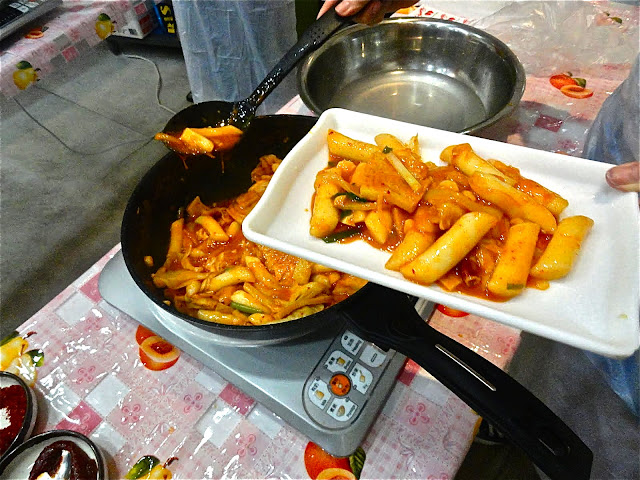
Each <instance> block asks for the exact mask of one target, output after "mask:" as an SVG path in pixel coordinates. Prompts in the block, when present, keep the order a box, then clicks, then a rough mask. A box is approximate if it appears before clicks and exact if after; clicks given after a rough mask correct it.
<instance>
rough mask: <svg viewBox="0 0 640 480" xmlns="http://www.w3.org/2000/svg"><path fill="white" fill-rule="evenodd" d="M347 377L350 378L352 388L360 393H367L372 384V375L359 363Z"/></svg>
mask: <svg viewBox="0 0 640 480" xmlns="http://www.w3.org/2000/svg"><path fill="white" fill-rule="evenodd" d="M349 377H350V378H351V384H352V385H353V388H355V389H356V390H357V391H358V392H360V393H367V390H369V387H370V386H371V383H372V382H373V374H372V373H371V372H370V371H369V370H367V369H366V368H364V367H363V366H362V365H360V364H359V363H356V365H355V366H354V367H353V370H351V373H349Z"/></svg>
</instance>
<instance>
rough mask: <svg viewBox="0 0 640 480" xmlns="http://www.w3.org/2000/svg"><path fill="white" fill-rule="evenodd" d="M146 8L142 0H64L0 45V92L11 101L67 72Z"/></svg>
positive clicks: (146, 5)
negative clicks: (54, 74)
mask: <svg viewBox="0 0 640 480" xmlns="http://www.w3.org/2000/svg"><path fill="white" fill-rule="evenodd" d="M147 8H148V4H147V3H146V2H144V1H142V0H95V1H92V0H63V2H62V4H61V5H60V6H59V7H57V8H55V9H53V10H52V11H50V12H49V13H47V14H45V15H44V16H42V17H41V18H40V19H37V20H35V21H34V22H32V23H30V24H28V25H25V26H24V27H22V28H21V29H20V30H18V31H16V32H15V33H14V34H13V35H11V36H9V37H7V38H6V39H5V40H3V42H2V43H1V44H0V94H1V95H3V96H5V97H7V98H11V97H13V96H15V95H17V94H18V93H20V91H22V90H25V89H27V88H29V87H30V86H31V85H33V84H34V83H35V82H37V81H38V80H39V79H41V78H44V77H46V76H47V75H50V74H51V73H52V72H54V71H55V70H59V69H64V68H65V67H66V66H67V64H68V63H69V62H72V61H73V60H74V59H76V58H77V57H78V56H80V55H83V54H85V53H86V52H89V51H90V50H91V49H93V48H95V46H96V45H98V44H99V43H101V42H102V41H103V40H104V39H106V38H107V37H108V36H109V35H111V34H112V33H113V32H114V31H116V30H117V29H118V28H120V27H121V26H124V25H126V23H127V21H128V17H129V16H131V15H133V14H135V15H136V16H139V15H142V14H143V13H144V12H143V11H141V10H144V11H146V9H147ZM128 13H130V14H131V15H127V14H128Z"/></svg>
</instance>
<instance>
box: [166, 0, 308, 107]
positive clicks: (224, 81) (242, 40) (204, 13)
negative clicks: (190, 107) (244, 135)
mask: <svg viewBox="0 0 640 480" xmlns="http://www.w3.org/2000/svg"><path fill="white" fill-rule="evenodd" d="M173 7H174V12H175V15H176V23H177V26H178V33H179V35H180V42H181V44H182V51H183V54H184V58H185V63H186V66H187V75H188V77H189V84H190V87H191V93H192V94H193V100H194V102H195V103H200V102H204V101H209V100H225V101H236V100H242V99H244V98H246V97H248V96H249V94H250V93H251V92H252V91H253V90H254V89H255V88H256V87H257V86H258V84H259V83H260V82H261V81H262V80H263V79H264V77H266V75H267V73H269V71H270V70H271V68H272V67H273V66H274V65H275V64H276V63H277V62H278V60H280V58H282V57H283V56H284V54H285V53H286V52H287V50H288V49H289V48H290V47H292V46H293V45H294V44H295V42H296V41H297V34H296V14H295V4H294V0H245V1H241V2H239V1H235V0H173ZM296 93H297V90H296V84H295V75H292V74H290V75H288V76H287V78H285V79H284V80H283V82H282V83H281V84H280V85H279V86H278V87H277V88H276V89H275V90H274V91H273V92H272V93H271V94H270V95H269V96H268V97H267V98H266V99H265V101H264V103H263V104H262V105H261V106H260V108H259V109H258V112H259V113H261V114H268V113H275V112H276V111H277V110H278V109H279V108H280V107H282V105H284V104H285V103H286V102H287V101H288V100H290V99H291V97H293V96H295V95H296Z"/></svg>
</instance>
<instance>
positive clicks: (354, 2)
mask: <svg viewBox="0 0 640 480" xmlns="http://www.w3.org/2000/svg"><path fill="white" fill-rule="evenodd" d="M372 3H380V0H342V1H341V2H340V3H338V5H337V6H336V13H337V14H338V15H342V16H343V17H348V16H351V15H355V14H356V13H358V12H359V11H360V10H362V9H363V8H365V7H367V8H369V7H370V4H372Z"/></svg>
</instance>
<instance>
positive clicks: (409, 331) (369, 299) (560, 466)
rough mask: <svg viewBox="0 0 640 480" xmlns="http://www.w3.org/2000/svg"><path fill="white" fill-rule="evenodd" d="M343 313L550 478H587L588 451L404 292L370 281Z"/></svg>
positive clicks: (545, 409) (526, 393) (528, 395)
mask: <svg viewBox="0 0 640 480" xmlns="http://www.w3.org/2000/svg"><path fill="white" fill-rule="evenodd" d="M367 287H368V288H369V289H370V290H371V291H370V292H369V295H363V296H357V295H356V296H354V297H352V298H351V299H350V300H352V301H350V302H345V308H344V309H343V314H345V315H346V317H347V318H348V319H349V320H350V322H351V324H352V325H353V326H354V327H356V329H357V330H358V331H359V332H360V333H361V334H362V335H363V337H365V338H366V339H367V340H369V341H371V342H373V343H375V344H376V345H378V346H379V347H380V348H384V349H388V348H392V349H394V350H396V351H398V352H400V353H402V354H404V355H406V356H407V357H409V358H411V359H412V360H414V361H415V362H416V363H418V364H419V365H420V366H421V367H423V368H424V369H425V370H427V371H428V372H429V373H431V374H432V375H433V376H434V377H435V378H437V379H438V380H439V381H440V382H441V383H442V384H443V385H445V386H446V387H447V388H448V389H449V390H451V391H452V392H453V393H454V394H456V395H457V396H458V397H460V399H462V400H463V401H464V402H465V403H467V405H469V406H470V407H471V408H472V409H473V410H475V411H476V412H477V413H478V415H480V416H482V417H483V418H485V419H486V420H487V421H489V422H490V423H491V424H493V425H494V426H495V427H496V428H497V429H498V430H500V431H501V432H502V433H503V434H504V435H505V436H507V437H508V438H509V439H510V440H511V441H512V442H513V443H514V444H515V445H517V446H519V447H520V448H522V449H523V450H524V452H525V453H526V454H527V455H528V456H529V457H530V458H531V460H532V461H533V462H534V463H535V464H536V465H537V466H538V467H539V468H540V469H541V470H542V471H543V472H545V473H546V474H547V475H549V477H551V478H552V479H558V480H560V479H562V480H564V479H567V478H572V479H575V480H581V479H588V478H589V476H590V472H591V465H592V462H593V454H592V452H591V450H590V449H589V448H588V447H587V446H586V445H585V444H584V443H583V442H582V440H580V438H579V437H578V436H577V435H576V434H575V433H574V432H573V431H572V430H571V429H570V428H569V427H568V426H567V425H566V424H565V423H564V422H563V421H562V420H561V419H560V418H558V417H557V416H556V415H555V414H554V413H553V412H552V411H551V410H550V409H549V408H548V407H547V406H546V405H545V404H544V403H542V401H540V400H539V399H538V398H537V397H535V396H534V395H533V394H532V393H531V392H529V391H528V390H527V389H526V388H525V387H523V386H522V385H520V384H519V383H518V382H517V381H515V380H514V379H513V378H512V377H510V376H509V375H508V374H507V373H506V372H504V371H503V370H501V369H500V368H498V367H496V366H495V365H493V364H492V363H491V362H489V361H488V360H485V359H484V358H482V357H481V356H480V355H478V354H476V353H475V352H473V351H471V350H470V349H468V348H467V347H465V346H464V345H461V344H460V343H458V342H456V341H455V340H452V339H451V338H449V337H447V336H446V335H444V334H442V333H440V332H438V331H437V330H435V329H434V328H433V327H431V326H429V325H428V324H427V323H426V322H425V321H424V320H423V319H422V318H421V317H420V316H419V315H418V314H417V313H416V311H415V309H414V307H413V302H412V301H411V300H410V297H408V296H407V295H406V294H404V293H401V292H397V291H394V290H390V289H388V288H385V287H381V286H378V285H372V284H369V285H368V286H367Z"/></svg>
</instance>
